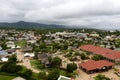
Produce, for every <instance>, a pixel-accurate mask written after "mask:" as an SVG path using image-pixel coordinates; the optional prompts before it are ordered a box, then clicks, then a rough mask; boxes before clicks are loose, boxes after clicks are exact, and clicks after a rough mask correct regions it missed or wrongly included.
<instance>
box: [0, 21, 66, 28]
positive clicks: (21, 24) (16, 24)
mask: <svg viewBox="0 0 120 80" xmlns="http://www.w3.org/2000/svg"><path fill="white" fill-rule="evenodd" d="M0 27H2V28H5V27H8V28H66V26H64V25H57V24H42V23H35V22H25V21H19V22H13V23H8V22H1V23H0Z"/></svg>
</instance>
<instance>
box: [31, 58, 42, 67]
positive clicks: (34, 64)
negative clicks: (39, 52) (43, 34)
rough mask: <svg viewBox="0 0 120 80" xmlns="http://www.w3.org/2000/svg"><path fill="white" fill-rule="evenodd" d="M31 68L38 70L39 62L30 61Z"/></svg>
mask: <svg viewBox="0 0 120 80" xmlns="http://www.w3.org/2000/svg"><path fill="white" fill-rule="evenodd" d="M30 63H31V66H32V67H33V68H35V69H39V68H38V65H40V64H41V63H40V61H39V60H30Z"/></svg>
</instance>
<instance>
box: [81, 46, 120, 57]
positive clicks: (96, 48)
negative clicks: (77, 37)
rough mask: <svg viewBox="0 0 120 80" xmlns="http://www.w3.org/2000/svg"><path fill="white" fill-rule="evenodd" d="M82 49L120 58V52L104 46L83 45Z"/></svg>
mask: <svg viewBox="0 0 120 80" xmlns="http://www.w3.org/2000/svg"><path fill="white" fill-rule="evenodd" d="M80 49H82V50H85V51H89V52H92V53H94V54H100V55H102V56H104V57H106V58H109V59H119V58H120V52H117V51H115V50H111V49H107V48H102V47H99V46H94V45H83V46H81V47H80Z"/></svg>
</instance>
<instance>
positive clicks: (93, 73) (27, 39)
mask: <svg viewBox="0 0 120 80" xmlns="http://www.w3.org/2000/svg"><path fill="white" fill-rule="evenodd" d="M42 32H43V33H42ZM119 34H120V32H117V33H116V31H114V32H113V31H112V32H111V31H97V30H96V31H95V30H90V31H89V30H74V31H71V30H66V31H65V30H63V31H60V32H59V30H56V31H54V32H53V30H48V31H46V32H44V31H42V30H37V31H36V30H28V31H25V30H14V29H10V30H5V29H1V30H0V36H1V37H0V45H1V46H0V63H1V65H0V66H1V69H3V70H1V74H0V75H2V73H3V72H4V73H9V74H10V73H11V72H13V71H8V70H7V69H9V67H10V66H12V65H10V64H14V65H16V66H19V67H21V68H25V69H26V70H28V71H29V70H30V71H29V72H30V74H29V75H31V76H29V77H28V76H27V75H23V74H27V73H25V72H24V71H21V70H24V69H21V68H20V70H18V72H16V73H15V75H14V76H16V77H15V79H13V80H16V79H17V77H18V78H23V80H24V79H25V80H40V79H41V80H96V79H95V78H96V77H97V76H104V77H105V78H109V80H119V79H120V77H119V76H120V46H119V45H120V38H119ZM15 57H16V59H14V58H15ZM11 60H12V61H15V63H13V62H11ZM5 65H9V67H6V69H5V68H4V66H5ZM4 69H5V70H4ZM26 70H25V71H26ZM42 75H43V76H42ZM36 76H37V77H36ZM53 77H54V78H53ZM21 80H22V79H21Z"/></svg>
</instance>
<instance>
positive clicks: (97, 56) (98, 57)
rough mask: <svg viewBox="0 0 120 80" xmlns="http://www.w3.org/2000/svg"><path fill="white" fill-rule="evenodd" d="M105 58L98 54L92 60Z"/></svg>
mask: <svg viewBox="0 0 120 80" xmlns="http://www.w3.org/2000/svg"><path fill="white" fill-rule="evenodd" d="M103 58H104V57H103V56H101V55H98V54H96V55H94V56H92V60H96V61H97V60H101V59H103Z"/></svg>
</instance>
